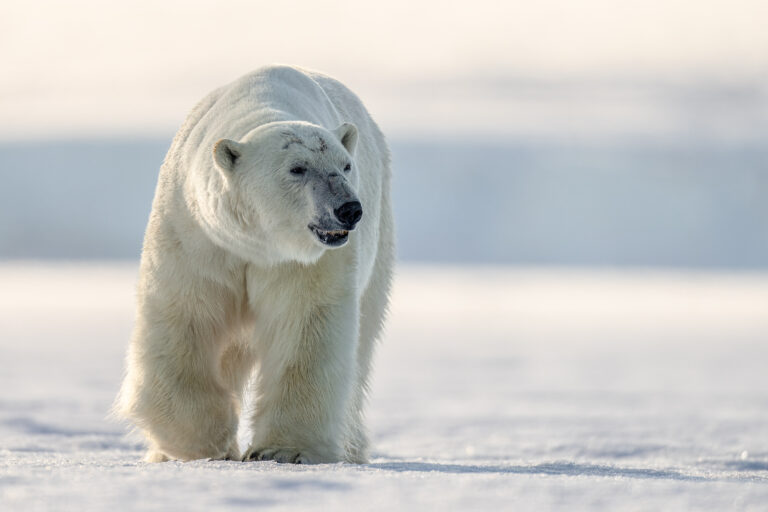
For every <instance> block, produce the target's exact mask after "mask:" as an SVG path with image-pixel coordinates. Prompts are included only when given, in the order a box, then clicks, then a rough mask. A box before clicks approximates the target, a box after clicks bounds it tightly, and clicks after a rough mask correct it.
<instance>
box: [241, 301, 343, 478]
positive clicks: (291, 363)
mask: <svg viewBox="0 0 768 512" xmlns="http://www.w3.org/2000/svg"><path fill="white" fill-rule="evenodd" d="M300 316H303V318H289V319H287V320H286V321H285V322H281V325H280V326H279V327H276V328H274V329H270V330H271V331H272V334H273V335H272V336H271V337H270V339H269V340H268V342H267V343H265V344H264V345H263V346H262V348H263V349H264V350H263V352H262V355H261V358H260V361H259V366H258V368H259V370H258V373H257V375H258V380H257V393H256V400H257V403H256V407H255V411H254V413H253V416H252V418H251V426H252V431H253V439H252V441H251V444H250V447H249V448H248V450H247V451H246V452H245V457H244V460H276V461H278V462H294V463H303V464H313V463H322V462H337V461H341V460H343V459H344V440H345V438H346V429H347V416H346V410H347V407H348V402H349V400H350V397H351V386H352V384H353V382H354V378H355V372H356V368H355V348H356V343H357V330H358V307H357V301H356V299H355V298H354V297H351V296H350V297H347V298H346V299H345V300H342V301H340V303H336V304H333V305H327V304H324V305H318V306H314V307H311V308H308V311H306V312H305V313H304V314H303V315H300Z"/></svg>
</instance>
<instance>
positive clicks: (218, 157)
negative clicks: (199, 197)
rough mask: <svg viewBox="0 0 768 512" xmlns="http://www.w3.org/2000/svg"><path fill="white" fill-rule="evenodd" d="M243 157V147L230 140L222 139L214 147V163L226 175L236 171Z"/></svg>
mask: <svg viewBox="0 0 768 512" xmlns="http://www.w3.org/2000/svg"><path fill="white" fill-rule="evenodd" d="M242 156H243V145H242V144H240V143H239V142H235V141H233V140H229V139H221V140H220V141H218V142H217V143H216V144H214V146H213V161H214V162H216V167H218V168H219V169H220V170H221V171H223V172H224V174H225V175H226V174H228V173H231V172H232V171H234V169H235V166H236V165H237V164H238V163H239V162H240V158H241V157H242Z"/></svg>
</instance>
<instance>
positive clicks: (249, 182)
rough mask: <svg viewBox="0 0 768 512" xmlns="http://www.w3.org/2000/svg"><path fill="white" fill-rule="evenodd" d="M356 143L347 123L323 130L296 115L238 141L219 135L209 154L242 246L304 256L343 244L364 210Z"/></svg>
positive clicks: (276, 256)
mask: <svg viewBox="0 0 768 512" xmlns="http://www.w3.org/2000/svg"><path fill="white" fill-rule="evenodd" d="M356 143H357V128H356V127H355V126H354V125H352V124H349V123H344V124H342V125H341V126H339V127H338V128H337V129H335V130H333V131H329V130H326V129H324V128H321V127H319V126H315V125H311V124H308V123H303V122H278V123H270V124H267V125H264V126H262V127H260V128H257V129H256V130H254V131H253V132H251V133H249V134H248V135H247V136H246V137H245V138H244V139H243V140H242V141H240V142H235V141H232V140H229V139H222V140H220V141H218V142H217V143H216V145H215V148H214V151H213V159H214V163H215V166H216V168H217V169H218V170H219V172H220V173H221V175H222V176H224V178H225V180H224V181H225V183H226V185H227V186H226V187H225V192H224V195H225V198H221V199H222V202H221V204H222V205H226V206H224V207H222V208H221V209H223V210H225V211H224V212H223V214H224V215H226V216H227V217H229V219H228V222H226V224H227V226H228V227H227V229H232V230H234V231H236V232H237V235H236V237H237V239H238V240H239V241H242V242H243V245H245V252H250V253H251V254H250V255H252V256H258V255H261V256H263V257H266V258H267V259H269V260H272V261H285V260H297V261H301V262H306V263H310V262H313V261H316V260H317V259H318V258H319V257H320V256H321V255H322V254H323V253H324V252H325V250H327V249H329V248H337V247H342V246H344V245H345V244H346V243H347V241H348V240H349V236H350V232H351V231H352V230H354V229H355V226H356V225H357V223H358V222H359V221H360V219H361V218H362V216H363V205H362V204H361V203H360V201H359V199H358V197H357V193H356V192H357V180H358V173H357V169H356V166H355V162H354V159H353V155H354V150H355V145H356ZM233 234H234V233H233ZM240 249H241V250H240V252H243V248H242V247H241V248H240Z"/></svg>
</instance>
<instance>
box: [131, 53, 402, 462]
mask: <svg viewBox="0 0 768 512" xmlns="http://www.w3.org/2000/svg"><path fill="white" fill-rule="evenodd" d="M393 258H394V241H393V219H392V212H391V206H390V166H389V151H388V148H387V146H386V142H385V140H384V137H383V135H382V134H381V132H380V130H379V129H378V127H377V126H376V124H375V123H374V121H373V120H372V119H371V117H370V115H369V114H368V112H367V111H366V109H365V108H364V106H363V105H362V103H361V102H360V100H359V99H358V98H357V96H355V95H354V94H353V93H352V92H351V91H350V90H349V89H347V88H346V87H345V86H344V85H342V84H341V83H339V82H338V81H336V80H334V79H333V78H330V77H328V76H325V75H322V74H319V73H314V72H309V71H305V70H301V69H297V68H293V67H288V66H270V67H265V68H261V69H259V70H256V71H255V72H253V73H250V74H248V75H246V76H244V77H242V78H240V79H239V80H237V81H235V82H233V83H231V84H229V85H226V86H224V87H222V88H220V89H217V90H215V91H213V92H212V93H211V94H210V95H209V96H207V97H206V98H205V99H204V100H203V101H202V102H201V103H200V104H198V105H197V106H196V107H195V108H194V110H193V111H192V112H191V113H190V115H189V116H188V118H187V119H186V121H185V123H184V125H183V126H182V128H181V129H180V130H179V132H178V133H177V135H176V137H175V139H174V141H173V143H172V145H171V148H170V150H169V152H168V155H167V156H166V159H165V162H164V163H163V166H162V168H161V171H160V176H159V180H158V185H157V190H156V194H155V199H154V203H153V206H152V213H151V216H150V220H149V224H148V227H147V232H146V236H145V240H144V249H143V253H142V258H141V270H140V277H139V285H138V293H137V295H138V311H137V319H136V326H135V330H134V333H133V337H132V340H131V343H130V347H129V351H128V357H127V372H126V376H125V380H124V383H123V386H122V389H121V391H120V395H119V396H118V399H117V402H116V411H117V412H118V413H119V414H120V415H122V416H124V417H126V418H129V419H130V420H131V421H132V422H133V423H134V424H135V425H136V426H137V427H138V428H139V429H140V430H141V431H142V432H143V433H144V435H145V436H146V439H147V441H148V444H149V451H148V453H147V460H149V461H164V460H169V459H181V460H190V459H200V458H211V459H243V460H253V459H256V460H277V461H280V462H298V463H320V462H334V461H349V462H364V461H366V459H367V451H368V437H367V435H366V429H365V426H364V421H363V406H364V402H365V397H366V390H367V382H368V378H369V373H370V368H371V356H372V352H373V349H374V344H375V341H376V339H377V337H378V336H379V334H380V332H381V328H382V322H383V319H384V316H385V310H386V307H387V300H388V293H389V288H390V281H391V275H392V266H393ZM252 376H253V379H254V380H253V389H254V393H252V395H253V399H254V400H255V403H254V404H248V405H249V407H246V410H252V411H253V412H252V414H250V416H249V417H248V418H247V419H246V421H248V422H250V431H251V432H252V439H251V442H250V445H249V446H248V448H247V449H246V450H245V452H243V453H241V452H240V450H239V447H238V443H237V435H236V434H237V428H238V422H239V416H240V411H241V405H242V400H243V392H244V388H245V387H246V385H247V384H248V382H249V381H250V380H251V378H252ZM249 396H250V394H249Z"/></svg>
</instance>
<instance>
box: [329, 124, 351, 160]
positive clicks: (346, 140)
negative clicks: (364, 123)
mask: <svg viewBox="0 0 768 512" xmlns="http://www.w3.org/2000/svg"><path fill="white" fill-rule="evenodd" d="M333 133H335V134H336V136H337V137H338V138H339V140H340V141H341V144H342V145H343V146H344V147H345V148H346V150H347V151H349V154H350V155H354V154H355V147H356V146H357V126H355V125H353V124H352V123H343V124H342V125H341V126H339V127H338V128H336V129H335V130H334V131H333Z"/></svg>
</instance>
